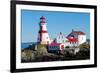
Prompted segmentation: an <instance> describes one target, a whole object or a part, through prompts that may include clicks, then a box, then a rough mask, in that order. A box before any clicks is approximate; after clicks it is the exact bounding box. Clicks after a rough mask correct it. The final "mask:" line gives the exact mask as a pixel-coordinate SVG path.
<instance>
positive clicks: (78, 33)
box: [72, 31, 85, 35]
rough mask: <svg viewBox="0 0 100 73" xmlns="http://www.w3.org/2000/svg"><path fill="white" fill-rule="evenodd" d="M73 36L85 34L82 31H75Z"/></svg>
mask: <svg viewBox="0 0 100 73" xmlns="http://www.w3.org/2000/svg"><path fill="white" fill-rule="evenodd" d="M72 34H77V35H85V33H84V32H82V31H73V32H72Z"/></svg>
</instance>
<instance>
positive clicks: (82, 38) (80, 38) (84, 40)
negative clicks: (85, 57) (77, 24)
mask: <svg viewBox="0 0 100 73" xmlns="http://www.w3.org/2000/svg"><path fill="white" fill-rule="evenodd" d="M84 42H86V35H78V44H79V45H80V44H82V43H84Z"/></svg>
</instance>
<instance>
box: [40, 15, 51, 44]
mask: <svg viewBox="0 0 100 73" xmlns="http://www.w3.org/2000/svg"><path fill="white" fill-rule="evenodd" d="M46 24H47V23H46V19H45V17H44V16H42V17H40V22H39V27H40V30H39V42H40V44H49V43H50V38H49V35H48V31H47V27H46Z"/></svg>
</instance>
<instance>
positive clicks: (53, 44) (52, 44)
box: [49, 42, 60, 46]
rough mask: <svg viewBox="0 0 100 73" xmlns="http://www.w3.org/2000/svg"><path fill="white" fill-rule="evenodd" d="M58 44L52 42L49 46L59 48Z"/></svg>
mask: <svg viewBox="0 0 100 73" xmlns="http://www.w3.org/2000/svg"><path fill="white" fill-rule="evenodd" d="M59 45H60V43H57V42H52V43H51V44H49V46H59Z"/></svg>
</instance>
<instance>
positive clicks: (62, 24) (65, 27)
mask: <svg viewBox="0 0 100 73" xmlns="http://www.w3.org/2000/svg"><path fill="white" fill-rule="evenodd" d="M41 16H44V17H45V18H46V22H47V24H46V25H47V29H48V33H49V36H50V38H56V37H57V34H59V33H60V32H62V33H63V34H64V35H65V36H67V35H68V34H69V33H70V32H71V31H72V29H73V30H75V31H82V32H84V33H86V36H87V38H90V14H89V13H82V12H81V13H79V12H58V11H57V12H55V11H38V10H21V28H22V29H21V41H22V42H37V38H38V31H39V21H40V17H41Z"/></svg>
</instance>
